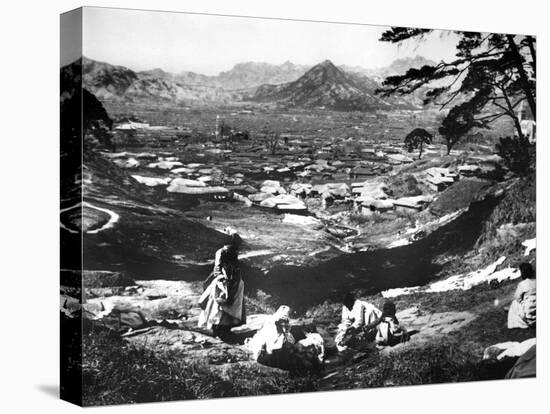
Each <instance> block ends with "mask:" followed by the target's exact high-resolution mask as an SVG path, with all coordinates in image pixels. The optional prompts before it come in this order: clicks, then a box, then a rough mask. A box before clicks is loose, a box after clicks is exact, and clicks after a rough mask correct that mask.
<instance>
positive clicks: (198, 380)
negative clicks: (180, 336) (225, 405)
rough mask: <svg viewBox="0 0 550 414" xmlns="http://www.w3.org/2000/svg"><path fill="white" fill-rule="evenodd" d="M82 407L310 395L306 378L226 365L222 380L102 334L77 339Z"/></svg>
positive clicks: (202, 369) (191, 365)
mask: <svg viewBox="0 0 550 414" xmlns="http://www.w3.org/2000/svg"><path fill="white" fill-rule="evenodd" d="M82 360H83V365H82V375H83V379H84V380H83V383H84V384H83V385H84V386H83V405H85V406H93V405H113V404H133V403H144V402H154V401H171V400H187V399H205V398H219V397H236V396H245V395H266V394H281V393H291V392H305V391H313V390H314V388H313V381H312V379H311V378H308V377H294V378H293V377H291V376H289V375H288V374H287V373H285V372H283V371H273V372H271V371H268V372H265V371H264V370H262V369H260V367H257V366H256V367H254V366H241V365H238V364H232V366H231V367H230V368H229V372H227V373H226V374H225V375H224V376H223V377H222V376H221V375H220V374H218V373H216V371H214V370H213V369H212V368H211V367H209V366H207V365H205V364H203V363H200V362H191V361H186V360H185V359H183V358H182V357H181V355H176V354H175V353H165V354H162V355H159V354H156V353H154V352H152V351H150V350H147V349H144V348H136V347H132V346H130V345H129V344H128V343H127V342H125V341H124V340H123V339H122V338H121V337H120V336H119V335H117V334H114V333H111V332H109V331H107V330H97V329H94V330H91V331H89V332H88V333H86V334H85V335H84V336H83V358H82Z"/></svg>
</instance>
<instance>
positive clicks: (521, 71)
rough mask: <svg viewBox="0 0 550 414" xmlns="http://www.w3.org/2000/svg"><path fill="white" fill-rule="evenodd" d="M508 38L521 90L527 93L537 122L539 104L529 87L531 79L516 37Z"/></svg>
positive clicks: (510, 36) (507, 36)
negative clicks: (515, 39)
mask: <svg viewBox="0 0 550 414" xmlns="http://www.w3.org/2000/svg"><path fill="white" fill-rule="evenodd" d="M506 38H507V39H508V44H509V45H510V51H511V52H512V55H513V56H514V61H515V64H516V68H517V70H518V72H519V78H520V81H521V88H522V89H523V92H524V93H525V97H526V98H527V102H528V103H529V107H530V108H531V113H532V114H533V119H534V120H535V121H536V120H537V104H536V102H535V97H534V96H533V91H532V90H531V85H529V79H528V78H527V73H525V68H524V67H523V62H522V57H521V54H520V53H519V50H518V46H517V45H516V42H515V41H514V35H506Z"/></svg>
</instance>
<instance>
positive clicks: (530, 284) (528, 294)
mask: <svg viewBox="0 0 550 414" xmlns="http://www.w3.org/2000/svg"><path fill="white" fill-rule="evenodd" d="M519 271H520V272H521V279H522V280H521V282H519V283H518V287H517V289H516V292H515V293H514V300H513V301H512V303H511V304H510V309H509V311H508V329H513V328H522V329H525V328H530V327H532V326H534V325H535V323H536V322H537V280H536V278H535V277H536V276H535V270H534V269H533V266H531V264H530V263H522V264H520V265H519Z"/></svg>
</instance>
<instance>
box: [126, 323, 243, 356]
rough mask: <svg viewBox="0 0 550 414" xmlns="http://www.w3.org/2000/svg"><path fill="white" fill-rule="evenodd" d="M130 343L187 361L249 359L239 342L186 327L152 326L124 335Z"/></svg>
mask: <svg viewBox="0 0 550 414" xmlns="http://www.w3.org/2000/svg"><path fill="white" fill-rule="evenodd" d="M125 340H126V341H128V342H130V343H131V344H132V345H133V346H136V347H140V348H146V349H150V350H151V351H153V352H155V353H159V354H164V353H166V352H173V353H176V354H180V355H181V356H182V357H185V360H186V361H188V362H193V361H195V362H201V363H203V364H208V365H222V364H227V363H236V362H240V361H250V360H251V358H250V353H249V352H248V351H247V350H246V349H245V348H244V347H242V346H238V345H230V344H227V343H225V342H223V341H221V340H220V339H218V338H213V337H211V336H209V335H205V334H204V333H201V332H198V331H193V330H188V329H167V328H165V327H162V326H154V327H152V328H151V329H149V330H147V331H145V332H143V333H141V334H138V335H133V336H127V337H125Z"/></svg>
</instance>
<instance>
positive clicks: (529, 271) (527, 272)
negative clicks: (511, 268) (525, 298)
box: [519, 262, 535, 279]
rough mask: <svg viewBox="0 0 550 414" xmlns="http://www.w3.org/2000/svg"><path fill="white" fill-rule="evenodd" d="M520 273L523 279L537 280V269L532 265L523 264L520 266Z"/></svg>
mask: <svg viewBox="0 0 550 414" xmlns="http://www.w3.org/2000/svg"><path fill="white" fill-rule="evenodd" d="M519 271H520V272H521V278H522V279H535V269H533V266H531V263H526V262H524V263H522V264H520V265H519Z"/></svg>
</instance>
